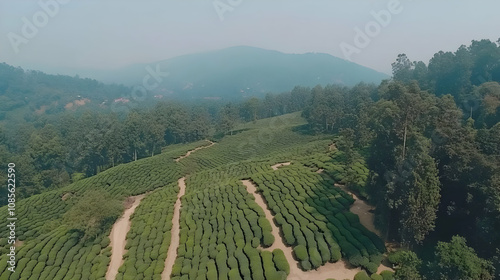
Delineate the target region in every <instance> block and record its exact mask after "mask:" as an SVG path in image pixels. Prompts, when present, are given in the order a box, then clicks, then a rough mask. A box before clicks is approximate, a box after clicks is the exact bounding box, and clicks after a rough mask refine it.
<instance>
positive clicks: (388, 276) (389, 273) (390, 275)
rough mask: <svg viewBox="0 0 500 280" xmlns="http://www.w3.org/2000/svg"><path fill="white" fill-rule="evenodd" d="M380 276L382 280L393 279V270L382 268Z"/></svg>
mask: <svg viewBox="0 0 500 280" xmlns="http://www.w3.org/2000/svg"><path fill="white" fill-rule="evenodd" d="M380 276H382V278H383V279H384V280H394V272H392V271H389V270H384V271H382V272H380Z"/></svg>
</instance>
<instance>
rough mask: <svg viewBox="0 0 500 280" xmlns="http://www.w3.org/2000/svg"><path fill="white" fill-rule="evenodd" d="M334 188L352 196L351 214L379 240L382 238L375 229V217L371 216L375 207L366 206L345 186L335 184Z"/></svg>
mask: <svg viewBox="0 0 500 280" xmlns="http://www.w3.org/2000/svg"><path fill="white" fill-rule="evenodd" d="M335 187H338V188H341V189H342V190H343V191H344V192H346V193H348V194H349V195H351V196H352V198H354V203H353V204H352V205H351V208H350V210H351V212H352V213H354V214H356V215H358V216H359V222H360V223H361V224H362V225H363V226H364V227H365V228H367V229H368V230H369V231H371V232H373V233H375V234H376V235H378V236H379V237H380V238H383V237H382V233H380V231H379V230H378V229H376V228H375V224H374V221H375V215H374V214H373V211H374V210H375V207H373V206H371V205H368V203H366V202H365V201H364V200H362V199H359V197H358V196H357V195H355V194H354V193H352V192H351V191H349V190H348V189H347V187H346V186H344V185H341V184H335Z"/></svg>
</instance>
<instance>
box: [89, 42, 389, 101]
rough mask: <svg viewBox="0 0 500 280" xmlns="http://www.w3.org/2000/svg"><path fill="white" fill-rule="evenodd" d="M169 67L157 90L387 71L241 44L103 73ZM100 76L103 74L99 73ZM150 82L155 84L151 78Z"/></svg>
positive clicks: (249, 86) (228, 88)
mask: <svg viewBox="0 0 500 280" xmlns="http://www.w3.org/2000/svg"><path fill="white" fill-rule="evenodd" d="M148 66H149V67H151V68H152V69H156V67H159V69H160V71H159V72H168V73H169V75H168V76H167V77H163V76H162V77H161V84H160V85H156V86H155V88H154V89H153V92H155V94H160V95H168V96H170V95H172V96H175V97H182V98H204V97H220V98H229V99H239V98H244V97H248V96H263V95H265V94H266V93H268V92H274V93H279V92H283V91H289V90H290V89H291V88H293V87H294V86H297V85H301V86H309V87H313V86H316V85H318V84H321V85H327V84H340V85H346V86H353V85H355V84H357V83H359V82H365V83H376V84H378V83H380V82H381V81H382V80H383V79H387V78H389V77H388V76H387V75H385V74H383V73H380V72H377V71H375V70H373V69H369V68H366V67H363V66H361V65H358V64H355V63H352V62H349V61H346V60H343V59H340V58H337V57H334V56H331V55H329V54H324V53H306V54H285V53H281V52H278V51H272V50H265V49H260V48H254V47H247V46H240V47H231V48H227V49H222V50H217V51H211V52H206V53H198V54H189V55H184V56H179V57H175V58H171V59H167V60H163V61H158V62H152V63H148V64H138V65H132V66H130V67H126V68H123V69H120V70H117V71H113V72H112V73H108V74H105V75H103V76H100V77H99V78H100V79H102V80H105V81H108V82H118V83H124V84H127V85H142V83H143V78H144V77H145V76H146V75H148V71H146V67H148ZM96 78H97V77H96ZM150 83H152V84H155V83H156V82H155V80H153V79H151V81H150Z"/></svg>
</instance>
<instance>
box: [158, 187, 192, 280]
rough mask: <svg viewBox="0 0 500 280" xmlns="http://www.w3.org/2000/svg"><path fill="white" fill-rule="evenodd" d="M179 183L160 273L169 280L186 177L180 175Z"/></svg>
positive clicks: (175, 248) (162, 277)
mask: <svg viewBox="0 0 500 280" xmlns="http://www.w3.org/2000/svg"><path fill="white" fill-rule="evenodd" d="M178 184H179V194H178V195H177V201H176V202H175V205H174V216H173V217H172V229H171V231H170V232H171V236H172V237H171V238H172V239H171V240H170V246H169V247H168V252H167V258H166V259H165V268H164V269H163V272H162V274H161V279H162V280H169V279H170V274H172V267H173V266H174V262H175V259H176V258H177V247H179V233H180V226H179V219H180V210H181V197H182V196H183V195H184V193H185V192H186V177H182V178H180V179H179V181H178Z"/></svg>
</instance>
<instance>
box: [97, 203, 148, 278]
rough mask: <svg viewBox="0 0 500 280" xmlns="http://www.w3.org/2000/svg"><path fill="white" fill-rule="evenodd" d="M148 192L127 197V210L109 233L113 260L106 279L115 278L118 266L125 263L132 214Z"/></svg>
mask: <svg viewBox="0 0 500 280" xmlns="http://www.w3.org/2000/svg"><path fill="white" fill-rule="evenodd" d="M145 196H146V194H141V195H138V196H131V197H129V198H127V200H126V204H128V205H126V206H125V212H124V213H123V216H122V217H121V218H120V219H118V221H116V223H115V224H114V225H113V228H112V229H111V234H110V235H109V239H110V244H111V261H110V263H109V266H108V271H107V272H106V280H114V279H115V277H116V275H117V274H118V268H120V266H121V265H122V264H123V254H124V253H125V244H126V243H127V233H128V231H129V230H130V224H131V222H130V216H131V215H132V214H133V213H134V211H135V208H137V206H139V203H140V202H141V200H142V199H143V198H144V197H145Z"/></svg>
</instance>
